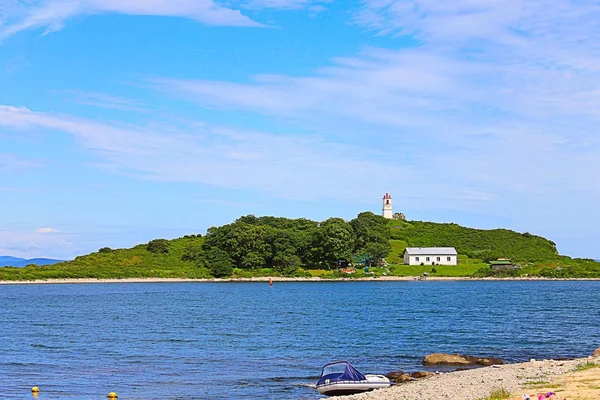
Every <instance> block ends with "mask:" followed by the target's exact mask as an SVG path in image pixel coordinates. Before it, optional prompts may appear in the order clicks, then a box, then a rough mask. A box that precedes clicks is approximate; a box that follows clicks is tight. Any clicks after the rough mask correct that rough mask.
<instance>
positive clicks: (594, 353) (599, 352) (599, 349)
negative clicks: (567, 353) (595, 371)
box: [592, 347, 600, 357]
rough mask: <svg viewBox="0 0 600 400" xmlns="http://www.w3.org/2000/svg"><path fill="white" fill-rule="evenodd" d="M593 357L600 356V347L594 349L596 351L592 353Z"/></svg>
mask: <svg viewBox="0 0 600 400" xmlns="http://www.w3.org/2000/svg"><path fill="white" fill-rule="evenodd" d="M592 357H600V347H598V348H597V349H596V350H594V352H593V353H592Z"/></svg>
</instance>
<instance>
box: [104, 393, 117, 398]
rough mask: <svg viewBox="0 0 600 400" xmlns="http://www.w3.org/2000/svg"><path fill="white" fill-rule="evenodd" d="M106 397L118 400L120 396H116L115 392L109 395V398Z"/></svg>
mask: <svg viewBox="0 0 600 400" xmlns="http://www.w3.org/2000/svg"><path fill="white" fill-rule="evenodd" d="M106 397H108V398H109V399H116V398H118V397H119V396H117V394H116V393H115V392H110V393H109V394H108V396H106Z"/></svg>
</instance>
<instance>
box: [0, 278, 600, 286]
mask: <svg viewBox="0 0 600 400" xmlns="http://www.w3.org/2000/svg"><path fill="white" fill-rule="evenodd" d="M419 278H420V277H416V276H380V277H373V278H333V279H322V278H319V277H313V278H286V277H280V276H273V277H269V276H263V277H257V278H225V279H217V278H214V279H188V278H124V279H97V278H72V279H36V280H31V281H2V280H0V285H31V284H33V285H38V284H71V283H177V282H269V281H270V280H273V282H390V281H414V280H419ZM597 280H600V278H572V279H564V278H560V279H556V278H538V277H528V278H471V277H439V276H433V277H432V276H430V277H428V278H427V279H424V280H423V281H434V282H436V281H437V282H439V281H597Z"/></svg>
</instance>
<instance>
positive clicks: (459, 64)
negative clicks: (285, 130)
mask: <svg viewBox="0 0 600 400" xmlns="http://www.w3.org/2000/svg"><path fill="white" fill-rule="evenodd" d="M599 20H600V5H599V4H598V3H597V2H595V1H583V2H574V1H570V0H559V1H556V2H546V1H541V0H534V1H530V2H526V3H523V2H521V1H518V0H509V1H500V0H497V1H496V0H491V1H473V0H459V1H457V2H439V1H434V0H409V1H404V0H403V1H394V0H388V1H380V0H372V1H368V0H365V1H364V2H363V7H362V9H361V10H360V12H359V13H358V14H357V15H356V16H355V20H354V22H355V23H357V24H360V25H362V26H365V27H367V28H369V29H372V30H374V31H375V32H376V33H377V34H380V35H387V36H389V38H390V39H389V42H388V43H389V47H388V48H365V49H364V50H363V51H362V52H361V53H359V54H357V55H354V56H350V57H338V58H334V59H332V60H331V62H330V63H329V64H328V65H323V66H322V67H321V68H316V69H315V70H314V72H313V73H310V74H306V75H301V76H295V75H286V74H268V75H267V74H262V75H260V74H259V75H255V76H249V77H248V80H247V81H246V82H240V81H239V80H237V81H235V82H233V81H216V80H203V79H171V78H166V77H165V78H158V79H153V81H152V83H153V84H155V85H156V87H157V88H158V89H159V90H163V91H165V92H167V93H170V94H172V95H173V96H178V97H182V98H185V99H188V100H191V101H195V102H197V103H198V104H200V105H202V106H206V107H209V108H219V109H222V110H232V111H237V110H241V111H250V112H255V113H260V114H263V115H267V116H277V117H280V118H284V119H285V120H287V121H303V122H307V121H308V122H309V123H310V124H312V126H319V125H318V124H319V123H320V122H321V121H328V122H327V123H328V125H327V126H328V127H331V125H332V122H331V121H335V120H341V121H345V120H349V121H354V122H355V123H356V124H358V125H359V126H357V127H353V128H351V129H347V130H345V131H344V133H343V134H342V133H339V134H338V136H339V137H345V138H346V139H347V140H348V141H356V142H362V143H368V142H369V141H370V140H369V138H372V139H373V140H372V141H374V142H376V143H385V148H386V149H387V150H388V154H394V155H395V157H396V158H397V159H396V161H397V163H395V164H394V166H393V168H394V169H393V170H394V171H395V168H397V167H398V165H402V164H404V163H407V164H410V165H411V166H416V167H417V168H418V172H417V173H416V176H417V177H418V178H417V179H416V180H417V181H418V182H417V183H416V189H415V188H413V187H411V186H409V185H405V186H404V187H410V188H411V190H412V189H415V190H417V191H420V192H421V193H439V196H440V197H442V198H445V199H447V200H446V201H448V202H449V203H453V202H470V203H471V204H472V203H477V204H480V206H481V207H488V210H489V211H490V212H498V213H502V212H503V211H502V210H501V209H496V210H494V209H493V206H490V205H492V204H499V203H502V202H504V204H509V203H510V202H514V203H517V202H518V204H513V205H512V207H514V209H517V210H520V211H519V212H522V213H523V215H525V216H527V215H532V213H538V214H539V213H540V212H542V211H543V212H545V213H546V214H547V217H551V216H552V215H557V214H560V204H570V203H571V202H581V204H588V199H590V198H595V197H598V196H600V187H598V185H590V182H594V181H595V180H596V176H595V172H593V171H595V170H596V169H597V167H598V165H600V136H599V135H598V134H597V132H598V128H599V127H600V108H598V104H600V30H599V29H598V22H597V21H599ZM400 36H402V37H403V38H409V39H410V40H409V41H408V43H410V45H407V40H402V41H398V42H397V43H398V44H399V45H398V46H397V48H394V47H395V46H394V43H395V42H394V38H396V37H400ZM368 147H370V148H376V147H378V144H373V145H371V146H368ZM399 171H402V169H400V170H399ZM398 176H400V177H401V178H399V180H403V179H404V171H402V172H400V173H399V174H398ZM474 200H477V201H475V202H474ZM427 201H430V202H435V201H436V200H431V199H429V200H427ZM540 202H542V203H543V204H544V207H540ZM439 203H440V201H439V200H438V201H437V203H436V204H439ZM485 204H488V206H486V205H485ZM454 206H455V204H453V205H452V207H454ZM588 208H589V207H588ZM590 212H591V213H593V214H594V215H595V217H596V218H600V215H599V214H598V213H597V211H595V210H590ZM560 215H563V214H560ZM561 218H563V217H561ZM565 218H566V217H565ZM564 221H566V219H565V220H564ZM590 226H591V225H590Z"/></svg>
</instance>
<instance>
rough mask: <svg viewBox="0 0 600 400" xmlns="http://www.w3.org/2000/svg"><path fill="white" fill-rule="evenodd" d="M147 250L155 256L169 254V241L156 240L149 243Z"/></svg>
mask: <svg viewBox="0 0 600 400" xmlns="http://www.w3.org/2000/svg"><path fill="white" fill-rule="evenodd" d="M146 250H148V251H149V252H150V253H154V254H164V253H168V252H169V241H168V240H166V239H154V240H151V241H150V242H148V245H147V246H146Z"/></svg>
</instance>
